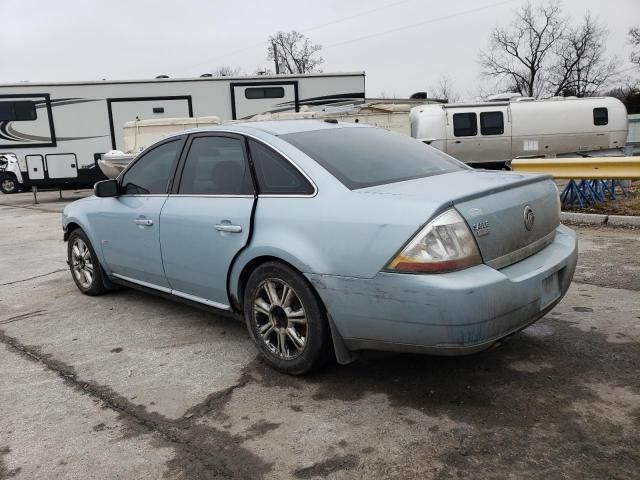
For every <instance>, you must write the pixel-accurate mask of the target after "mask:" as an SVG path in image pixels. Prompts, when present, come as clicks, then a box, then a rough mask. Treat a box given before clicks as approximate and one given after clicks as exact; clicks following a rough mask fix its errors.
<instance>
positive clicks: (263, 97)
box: [0, 72, 365, 193]
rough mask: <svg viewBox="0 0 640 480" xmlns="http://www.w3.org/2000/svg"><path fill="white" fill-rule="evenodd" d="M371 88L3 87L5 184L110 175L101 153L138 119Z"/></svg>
mask: <svg viewBox="0 0 640 480" xmlns="http://www.w3.org/2000/svg"><path fill="white" fill-rule="evenodd" d="M364 87H365V75H364V72H356V73H335V74H306V75H276V76H266V75H263V76H256V77H215V78H214V77H201V78H191V79H169V78H158V79H153V80H128V81H127V80H125V81H99V82H68V83H67V82H65V83H18V84H5V85H0V155H1V156H3V157H4V158H6V159H9V160H10V161H8V166H7V167H6V168H5V169H4V170H2V171H1V172H0V188H2V191H3V192H5V193H10V192H12V191H17V190H18V189H26V188H30V187H33V186H35V187H54V188H63V187H72V188H77V187H84V186H91V185H93V183H94V182H96V181H98V180H102V179H104V178H105V177H104V175H103V174H102V172H101V171H100V169H99V168H98V167H97V160H98V159H100V157H101V155H102V154H104V153H106V152H108V151H110V150H123V149H124V140H123V137H122V128H123V126H124V124H125V122H128V121H130V120H136V119H139V120H145V119H160V118H175V117H194V116H197V117H203V116H210V115H217V116H219V117H221V118H222V119H224V120H235V119H243V118H249V117H252V116H254V115H256V114H259V113H262V112H276V111H299V110H300V107H301V106H303V105H344V104H353V103H359V102H363V101H364ZM14 160H15V161H14Z"/></svg>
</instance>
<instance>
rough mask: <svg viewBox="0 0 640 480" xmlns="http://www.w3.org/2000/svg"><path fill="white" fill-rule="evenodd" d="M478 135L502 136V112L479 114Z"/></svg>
mask: <svg viewBox="0 0 640 480" xmlns="http://www.w3.org/2000/svg"><path fill="white" fill-rule="evenodd" d="M480 133H482V135H502V134H503V133H504V116H503V115H502V112H482V113H481V114H480Z"/></svg>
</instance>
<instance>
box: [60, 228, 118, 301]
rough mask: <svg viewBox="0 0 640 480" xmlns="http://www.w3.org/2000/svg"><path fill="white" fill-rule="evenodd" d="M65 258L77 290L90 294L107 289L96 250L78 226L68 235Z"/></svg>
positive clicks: (101, 292) (96, 293)
mask: <svg viewBox="0 0 640 480" xmlns="http://www.w3.org/2000/svg"><path fill="white" fill-rule="evenodd" d="M67 259H68V264H69V270H70V271H71V277H73V281H74V282H75V284H76V286H77V287H78V290H80V291H81V292H82V293H84V294H85V295H92V296H93V295H101V294H103V293H105V292H107V291H109V289H108V288H107V287H106V286H105V284H104V280H103V278H104V277H103V275H104V272H103V271H102V267H101V266H100V261H99V260H98V257H97V255H96V252H95V250H94V249H93V247H92V246H91V242H90V241H89V239H88V238H87V236H86V234H85V233H84V232H83V231H82V230H81V229H79V228H78V229H76V230H74V231H73V232H71V234H70V235H69V239H68V241H67Z"/></svg>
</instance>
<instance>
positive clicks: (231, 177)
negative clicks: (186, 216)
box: [178, 137, 253, 195]
mask: <svg viewBox="0 0 640 480" xmlns="http://www.w3.org/2000/svg"><path fill="white" fill-rule="evenodd" d="M178 193H179V194H181V195H251V194H253V181H252V179H251V170H250V169H249V165H248V164H247V161H246V159H245V156H244V150H243V149H242V141H241V140H239V139H237V138H231V137H195V138H194V139H193V141H192V142H191V147H190V148H189V153H188V154H187V159H186V162H185V165H184V170H183V172H182V178H181V180H180V189H179V191H178Z"/></svg>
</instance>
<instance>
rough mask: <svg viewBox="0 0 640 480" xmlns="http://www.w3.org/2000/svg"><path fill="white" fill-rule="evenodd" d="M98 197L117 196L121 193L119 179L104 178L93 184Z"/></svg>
mask: <svg viewBox="0 0 640 480" xmlns="http://www.w3.org/2000/svg"><path fill="white" fill-rule="evenodd" d="M93 193H94V195H95V196H96V197H117V196H118V195H120V185H118V181H117V180H102V181H100V182H97V183H96V184H95V185H94V186H93Z"/></svg>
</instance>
